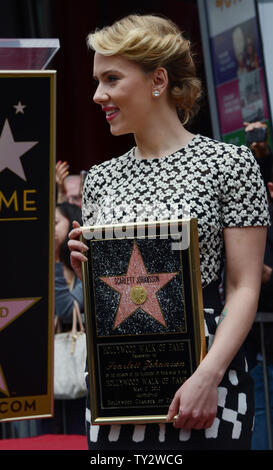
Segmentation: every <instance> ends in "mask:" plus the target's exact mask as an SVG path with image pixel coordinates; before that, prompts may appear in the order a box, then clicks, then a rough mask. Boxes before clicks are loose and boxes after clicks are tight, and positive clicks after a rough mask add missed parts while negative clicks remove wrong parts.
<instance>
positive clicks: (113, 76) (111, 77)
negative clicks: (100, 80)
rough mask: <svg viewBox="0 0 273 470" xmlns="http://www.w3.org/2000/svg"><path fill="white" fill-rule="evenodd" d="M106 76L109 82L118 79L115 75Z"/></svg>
mask: <svg viewBox="0 0 273 470" xmlns="http://www.w3.org/2000/svg"><path fill="white" fill-rule="evenodd" d="M107 78H108V81H109V82H115V81H116V80H118V77H116V76H115V75H108V77H107Z"/></svg>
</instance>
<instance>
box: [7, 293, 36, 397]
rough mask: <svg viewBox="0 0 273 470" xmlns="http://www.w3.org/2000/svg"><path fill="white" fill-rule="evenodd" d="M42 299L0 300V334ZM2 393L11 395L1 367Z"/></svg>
mask: <svg viewBox="0 0 273 470" xmlns="http://www.w3.org/2000/svg"><path fill="white" fill-rule="evenodd" d="M40 299H41V297H38V298H33V299H8V300H1V299H0V332H1V331H2V330H3V329H4V328H6V327H7V326H8V325H9V324H10V323H12V322H13V321H14V320H16V319H17V318H18V317H20V316H21V315H22V314H23V313H24V312H25V311H26V310H28V309H29V308H30V307H32V306H33V305H34V304H35V303H36V302H38V300H40ZM0 392H2V393H4V394H5V395H9V391H8V387H7V382H6V379H5V376H4V373H3V370H2V367H1V365H0Z"/></svg>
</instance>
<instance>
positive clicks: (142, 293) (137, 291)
mask: <svg viewBox="0 0 273 470" xmlns="http://www.w3.org/2000/svg"><path fill="white" fill-rule="evenodd" d="M130 299H131V300H132V301H133V302H134V304H136V305H141V304H144V302H145V300H146V299H147V291H146V289H145V287H142V286H134V287H133V288H132V289H131V291H130Z"/></svg>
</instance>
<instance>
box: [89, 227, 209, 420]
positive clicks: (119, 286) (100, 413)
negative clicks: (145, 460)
mask: <svg viewBox="0 0 273 470" xmlns="http://www.w3.org/2000/svg"><path fill="white" fill-rule="evenodd" d="M82 240H83V241H84V242H85V243H86V244H87V245H88V247H89V250H88V262H87V263H83V287H84V297H85V318H86V333H87V335H86V337H87V356H88V368H89V372H90V373H89V381H90V382H89V386H90V387H89V388H90V403H91V420H92V423H93V424H113V423H144V422H145V423H147V422H150V423H151V422H164V421H165V420H166V416H167V412H168V407H169V405H170V403H171V401H172V399H173V396H174V394H175V392H176V390H177V389H178V388H179V387H180V386H181V385H182V383H183V382H184V381H185V380H186V379H187V378H188V377H190V375H191V374H192V373H193V372H194V370H195V369H196V367H197V366H198V364H199V362H200V360H201V359H202V358H203V357H204V355H205V335H204V318H203V302H202V290H201V275H200V260H199V246H198V232H197V220H196V219H185V220H176V221H161V222H150V223H148V222H147V223H138V224H126V225H118V224H117V225H111V226H110V225H105V226H93V227H83V228H82Z"/></svg>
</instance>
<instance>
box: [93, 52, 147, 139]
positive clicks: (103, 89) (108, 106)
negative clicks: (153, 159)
mask: <svg viewBox="0 0 273 470" xmlns="http://www.w3.org/2000/svg"><path fill="white" fill-rule="evenodd" d="M94 78H95V80H97V82H98V86H97V89H96V92H95V94H94V97H93V99H94V101H95V103H97V104H99V105H100V106H101V107H102V110H103V111H104V112H105V114H106V120H107V121H108V123H109V124H110V130H111V133H112V134H114V135H122V134H127V133H134V134H136V133H138V132H139V131H141V129H143V127H144V126H145V123H146V122H147V120H148V119H149V118H150V117H151V116H152V110H153V107H152V103H153V99H152V90H153V89H152V74H151V73H144V72H143V71H142V69H141V68H140V67H139V66H138V65H137V64H136V63H134V62H131V61H129V60H127V59H125V58H124V57H121V56H104V55H102V54H99V53H97V52H96V53H95V58H94Z"/></svg>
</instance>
